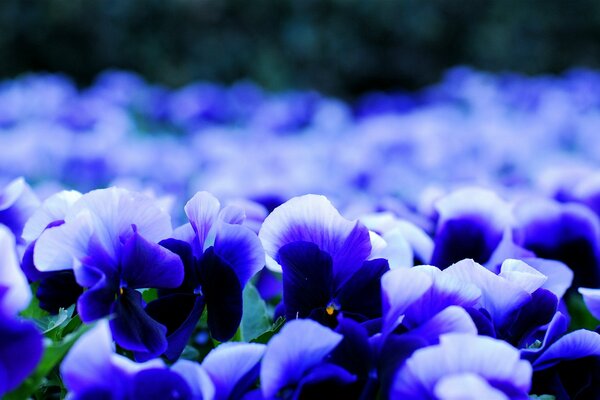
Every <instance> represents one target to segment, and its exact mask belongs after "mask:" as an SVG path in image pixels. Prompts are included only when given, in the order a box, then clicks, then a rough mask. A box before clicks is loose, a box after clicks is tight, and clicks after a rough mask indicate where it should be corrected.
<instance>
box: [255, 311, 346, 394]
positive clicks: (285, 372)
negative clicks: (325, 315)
mask: <svg viewBox="0 0 600 400" xmlns="http://www.w3.org/2000/svg"><path fill="white" fill-rule="evenodd" d="M342 339H343V336H342V335H341V334H339V333H336V332H334V331H332V330H330V329H329V328H326V327H324V326H322V325H320V324H318V323H317V322H314V321H311V320H309V319H298V320H293V321H290V322H288V323H287V324H286V325H285V326H284V327H283V328H282V330H281V331H280V332H279V333H278V334H277V335H275V336H273V338H272V339H271V340H270V341H269V343H268V345H267V350H266V351H265V355H264V357H263V360H262V364H261V368H260V382H261V387H260V390H261V394H262V398H264V399H275V398H277V399H301V398H315V397H321V398H323V397H325V396H335V395H339V396H342V397H344V395H343V393H344V390H345V389H347V388H348V387H349V385H351V384H352V383H354V382H355V381H356V376H354V375H353V374H351V373H350V372H348V371H346V370H345V369H344V368H342V367H340V366H339V365H336V364H333V363H331V362H328V361H327V359H326V358H327V356H328V355H330V354H331V353H332V351H333V350H334V349H335V348H336V347H337V346H338V345H339V344H340V343H341V341H342ZM259 398H260V397H259Z"/></svg>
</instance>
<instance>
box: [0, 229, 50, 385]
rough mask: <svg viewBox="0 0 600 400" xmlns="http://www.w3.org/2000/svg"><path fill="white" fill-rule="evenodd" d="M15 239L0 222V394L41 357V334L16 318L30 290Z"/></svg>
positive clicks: (17, 383) (25, 375)
mask: <svg viewBox="0 0 600 400" xmlns="http://www.w3.org/2000/svg"><path fill="white" fill-rule="evenodd" d="M15 245H16V244H15V238H14V236H13V234H12V232H11V231H10V230H9V229H8V228H7V227H5V226H4V225H1V224H0V395H4V394H5V393H7V392H9V391H11V390H13V389H15V388H17V387H18V386H19V385H20V384H21V383H22V382H23V380H25V378H27V377H28V376H29V375H30V374H31V373H32V372H33V370H34V369H35V367H36V366H37V364H38V362H39V361H40V359H41V358H42V351H43V344H42V335H41V333H40V332H39V331H38V329H37V328H36V326H35V324H34V323H33V322H30V321H26V320H22V319H20V318H18V317H16V315H17V313H18V312H20V311H22V310H23V309H25V308H26V307H27V305H28V304H29V301H30V300H31V291H30V290H29V285H28V284H27V279H26V278H25V276H24V275H23V273H22V272H21V269H20V267H19V263H18V261H17V254H16V248H15Z"/></svg>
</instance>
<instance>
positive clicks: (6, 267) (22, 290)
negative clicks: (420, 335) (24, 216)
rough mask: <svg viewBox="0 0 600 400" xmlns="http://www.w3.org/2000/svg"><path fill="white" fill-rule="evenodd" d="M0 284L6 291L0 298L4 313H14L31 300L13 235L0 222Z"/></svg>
mask: <svg viewBox="0 0 600 400" xmlns="http://www.w3.org/2000/svg"><path fill="white" fill-rule="evenodd" d="M0 286H3V287H5V288H7V291H6V292H5V293H4V294H3V295H2V296H1V298H0V309H1V311H2V313H4V314H5V315H15V314H17V313H18V312H19V311H22V310H24V309H25V308H26V307H27V305H29V302H30V301H31V290H30V289H29V283H28V282H27V278H26V277H25V274H24V273H23V271H22V270H21V266H20V265H19V260H18V258H17V248H16V241H15V237H14V236H13V234H12V232H11V231H10V230H9V229H8V228H7V227H5V226H3V225H1V224H0Z"/></svg>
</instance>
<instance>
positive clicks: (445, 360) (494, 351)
mask: <svg viewBox="0 0 600 400" xmlns="http://www.w3.org/2000/svg"><path fill="white" fill-rule="evenodd" d="M462 373H473V374H476V375H477V376H480V377H481V378H483V379H484V380H485V381H487V382H488V383H489V384H492V385H493V386H494V387H495V388H496V389H500V390H502V391H503V392H504V393H505V394H506V395H507V396H508V397H509V398H520V397H524V398H526V395H527V393H528V392H529V389H530V387H531V373H532V370H531V365H530V364H529V362H527V361H522V360H520V359H519V352H518V351H517V350H516V349H515V348H513V347H512V346H510V345H508V344H506V343H505V342H503V341H500V340H496V339H491V338H488V337H485V336H475V335H469V334H460V333H452V334H446V335H443V336H442V337H441V338H440V344H439V345H434V346H429V347H425V348H423V349H420V350H417V351H416V352H415V353H414V354H413V355H412V356H411V357H410V358H409V359H408V360H407V361H406V363H405V365H404V366H403V367H402V368H401V369H400V371H398V374H397V375H396V379H395V381H394V384H393V387H392V395H391V397H394V398H404V399H422V398H431V397H433V395H434V391H435V386H436V385H437V384H438V382H440V381H441V380H442V379H443V378H444V377H447V376H452V375H454V374H462Z"/></svg>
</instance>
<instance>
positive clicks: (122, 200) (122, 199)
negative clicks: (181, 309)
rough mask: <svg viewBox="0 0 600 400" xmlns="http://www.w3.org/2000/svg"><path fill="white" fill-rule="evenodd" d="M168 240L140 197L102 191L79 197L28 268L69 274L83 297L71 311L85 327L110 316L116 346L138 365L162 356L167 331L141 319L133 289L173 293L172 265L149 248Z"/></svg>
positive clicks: (161, 215)
mask: <svg viewBox="0 0 600 400" xmlns="http://www.w3.org/2000/svg"><path fill="white" fill-rule="evenodd" d="M170 234H171V221H170V217H169V215H168V214H167V213H165V212H164V211H162V210H161V209H160V208H159V207H157V206H156V205H155V204H154V201H153V200H152V199H151V198H149V197H147V196H144V195H141V194H138V193H135V192H130V191H127V190H124V189H118V188H109V189H101V190H95V191H92V192H89V193H87V194H85V195H83V196H82V197H81V198H80V199H79V200H78V201H77V202H76V203H75V204H74V205H73V206H72V207H71V208H70V210H69V212H68V213H67V215H66V216H65V223H64V224H62V225H60V226H57V227H54V228H52V229H47V230H45V231H44V232H43V233H42V234H41V235H40V237H39V239H38V240H37V243H36V246H35V250H34V263H35V265H36V266H37V267H38V268H39V269H40V270H41V271H53V270H59V269H65V268H67V267H68V266H72V268H73V270H74V272H75V278H76V280H77V283H78V284H80V285H81V286H83V287H84V288H86V289H87V290H86V291H85V292H84V293H83V294H82V295H81V296H80V297H79V300H78V302H77V309H78V312H79V315H80V317H81V319H82V321H84V322H86V323H88V322H93V321H95V320H97V319H99V318H103V317H106V316H109V315H112V316H113V318H112V319H111V320H110V327H111V330H112V333H113V336H114V338H115V340H116V342H117V343H118V344H119V345H120V346H122V347H123V348H126V349H128V350H132V351H134V352H136V353H137V354H139V355H140V356H141V355H142V354H145V356H146V357H150V356H152V355H158V354H162V353H163V352H164V351H165V350H166V348H167V340H166V337H165V335H166V331H167V328H166V327H165V326H163V325H162V324H160V323H158V322H156V321H155V320H153V319H152V318H151V317H150V316H148V314H147V313H146V312H145V311H144V308H143V307H144V303H143V301H142V295H141V293H140V292H139V291H138V290H137V289H142V288H170V287H177V286H179V285H180V284H181V282H182V281H183V265H182V263H181V260H180V259H179V257H178V256H177V255H176V254H174V253H172V252H171V251H169V250H167V249H165V248H164V247H161V246H160V245H158V244H157V242H158V241H160V240H161V239H164V238H166V237H168V236H169V235H170Z"/></svg>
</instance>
